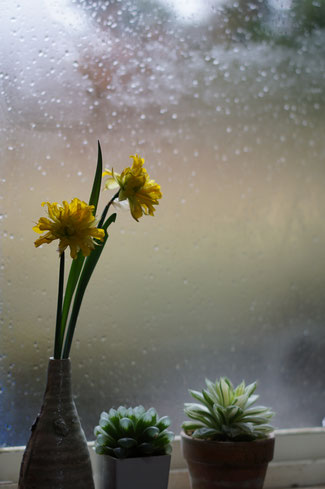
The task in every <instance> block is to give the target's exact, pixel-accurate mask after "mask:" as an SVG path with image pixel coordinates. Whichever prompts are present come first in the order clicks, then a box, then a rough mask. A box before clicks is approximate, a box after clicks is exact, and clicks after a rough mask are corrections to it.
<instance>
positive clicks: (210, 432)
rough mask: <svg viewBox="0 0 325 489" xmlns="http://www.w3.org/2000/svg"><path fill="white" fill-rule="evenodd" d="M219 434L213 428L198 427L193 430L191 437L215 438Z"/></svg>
mask: <svg viewBox="0 0 325 489" xmlns="http://www.w3.org/2000/svg"><path fill="white" fill-rule="evenodd" d="M218 435H220V433H219V432H218V431H217V430H215V429H213V428H205V427H204V428H199V429H197V430H195V431H194V433H193V434H192V436H193V438H201V439H207V438H210V439H211V438H215V437H216V436H218Z"/></svg>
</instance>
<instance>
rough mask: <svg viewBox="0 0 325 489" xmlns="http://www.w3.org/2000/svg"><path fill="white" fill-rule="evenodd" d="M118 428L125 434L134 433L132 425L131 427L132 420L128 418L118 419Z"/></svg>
mask: <svg viewBox="0 0 325 489" xmlns="http://www.w3.org/2000/svg"><path fill="white" fill-rule="evenodd" d="M120 428H121V430H123V431H124V432H125V433H126V434H130V433H134V425H133V422H132V420H131V419H129V418H122V419H120Z"/></svg>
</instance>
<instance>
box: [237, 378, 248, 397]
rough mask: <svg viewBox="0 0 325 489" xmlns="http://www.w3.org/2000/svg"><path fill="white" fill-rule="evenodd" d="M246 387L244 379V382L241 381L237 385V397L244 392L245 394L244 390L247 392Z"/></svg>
mask: <svg viewBox="0 0 325 489" xmlns="http://www.w3.org/2000/svg"><path fill="white" fill-rule="evenodd" d="M245 387H246V385H245V382H244V381H242V382H241V383H240V384H239V385H238V386H237V387H236V389H235V395H236V397H238V396H241V395H243V394H244V392H245Z"/></svg>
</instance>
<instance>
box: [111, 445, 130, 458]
mask: <svg viewBox="0 0 325 489" xmlns="http://www.w3.org/2000/svg"><path fill="white" fill-rule="evenodd" d="M113 452H114V457H116V458H126V457H127V456H128V449H127V448H122V447H117V448H114V449H113Z"/></svg>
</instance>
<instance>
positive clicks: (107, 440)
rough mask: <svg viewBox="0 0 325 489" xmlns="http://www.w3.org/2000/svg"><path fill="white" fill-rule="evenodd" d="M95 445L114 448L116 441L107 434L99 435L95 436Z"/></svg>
mask: <svg viewBox="0 0 325 489" xmlns="http://www.w3.org/2000/svg"><path fill="white" fill-rule="evenodd" d="M97 443H98V445H101V446H109V447H112V448H113V447H116V441H115V440H114V438H112V437H111V436H110V435H109V434H108V433H105V434H103V433H100V434H99V435H98V436H97Z"/></svg>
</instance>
